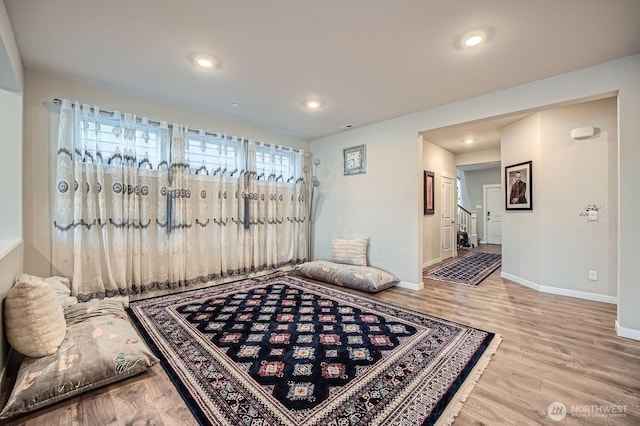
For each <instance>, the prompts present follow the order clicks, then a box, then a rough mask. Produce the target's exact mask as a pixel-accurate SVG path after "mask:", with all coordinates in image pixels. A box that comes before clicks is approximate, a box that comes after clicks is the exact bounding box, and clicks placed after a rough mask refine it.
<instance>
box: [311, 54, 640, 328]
mask: <svg viewBox="0 0 640 426" xmlns="http://www.w3.org/2000/svg"><path fill="white" fill-rule="evenodd" d="M638 75H640V55H633V56H629V57H626V58H622V59H617V60H614V61H609V62H605V63H603V64H599V65H595V66H591V67H587V68H584V69H581V70H577V71H573V72H570V73H565V74H561V75H558V76H554V77H550V78H546V79H543V80H539V81H534V82H531V83H527V84H524V85H520V86H516V87H512V88H509V89H505V90H500V91H497V92H492V93H489V94H486V95H482V96H478V97H475V98H470V99H466V100H463V101H459V102H454V103H451V104H447V105H443V106H440V107H436V108H432V109H429V110H426V111H421V112H417V113H414V114H410V115H406V116H403V117H398V118H395V119H392V120H387V121H383V122H379V123H376V124H372V125H370V126H366V127H362V128H359V129H354V130H352V131H348V132H345V133H340V134H338V135H333V136H328V137H325V138H321V139H317V140H314V141H312V142H311V150H312V151H313V152H314V153H317V154H318V156H319V158H320V159H321V160H323V161H325V160H326V161H327V162H330V163H331V162H334V163H335V162H340V161H341V159H340V156H341V150H342V148H343V147H346V146H353V145H357V144H360V143H367V144H368V145H372V146H376V147H380V152H389V151H392V152H393V155H392V156H390V158H389V159H388V161H383V163H384V165H386V168H384V170H385V172H382V171H377V172H375V174H372V175H369V174H367V175H363V177H361V179H362V181H361V182H359V183H358V185H357V187H358V188H364V187H366V186H372V187H373V188H374V190H365V191H366V193H367V194H368V197H359V201H360V203H359V205H358V206H357V208H356V209H354V210H351V208H352V207H355V206H353V202H352V201H351V200H350V198H351V197H352V196H353V195H354V194H353V190H352V189H349V187H348V186H346V185H345V181H344V180H342V179H339V177H338V176H334V177H332V178H331V179H330V180H327V181H326V182H325V183H326V185H324V187H323V188H322V191H323V194H324V197H325V200H324V203H325V205H326V206H327V208H326V210H324V212H321V213H320V217H319V218H318V222H317V223H316V235H322V234H326V235H332V234H339V233H343V232H349V231H350V229H349V228H348V227H347V226H345V225H343V224H342V223H341V222H340V221H339V220H337V219H338V218H340V217H342V216H346V218H345V222H351V221H353V220H354V219H353V216H357V215H358V214H361V212H363V211H366V212H374V213H372V215H373V219H372V220H368V219H362V220H361V221H360V222H359V224H358V233H361V234H364V235H372V234H375V235H376V237H378V238H379V240H378V241H376V242H375V244H376V246H377V247H379V248H377V249H376V253H375V256H376V258H381V259H384V264H385V266H386V268H387V269H389V270H391V271H394V272H397V273H399V274H402V277H403V279H408V280H411V281H412V282H418V280H420V279H421V278H420V271H421V264H422V253H421V252H422V247H421V244H418V242H419V241H422V240H423V239H422V228H423V226H422V210H421V209H422V205H421V201H422V198H421V194H420V187H421V180H420V178H419V175H420V173H421V172H422V164H421V162H422V161H421V159H422V152H421V151H422V146H421V144H419V146H418V147H416V140H417V138H416V134H417V133H418V132H421V131H427V130H432V129H437V128H440V127H445V126H451V125H455V124H459V123H464V122H468V121H473V120H481V119H485V118H491V117H496V116H500V115H505V114H510V113H514V112H529V111H532V110H534V109H537V108H542V107H548V106H551V105H559V104H562V103H565V102H571V101H574V100H587V99H589V98H596V97H602V95H603V94H614V93H618V114H619V151H618V156H619V176H618V177H619V197H618V200H619V222H618V227H619V231H618V235H619V239H618V265H619V266H618V297H619V304H618V325H619V330H618V331H619V333H622V334H625V335H634V336H636V335H635V334H633V333H637V336H636V338H639V339H640V310H638V309H637V300H640V285H637V268H636V267H635V263H636V262H637V260H636V257H637V254H636V253H637V250H636V248H637V242H638V241H640V228H638V227H637V226H636V216H637V212H638V211H639V210H640V191H638V190H637V183H638V182H640V144H639V143H637V139H638V137H637V135H638V134H640V120H638V117H640V79H638ZM384 144H387V145H389V146H391V148H386V149H385V148H382V145H384ZM385 160H386V159H385ZM335 168H336V166H333V169H334V172H336V170H335ZM323 173H325V172H323ZM340 173H341V171H340ZM534 173H536V171H535V168H534ZM327 177H328V176H327ZM352 182H353V181H352ZM377 185H381V186H377ZM376 189H378V191H376V193H375V194H373V193H372V191H375V190H376ZM389 191H393V192H394V194H391V195H388V194H387V192H389ZM534 192H535V188H534ZM383 196H384V198H383ZM381 199H384V200H386V199H388V200H389V202H381ZM535 203H536V201H534V207H535V205H536V204H535ZM534 212H535V210H534ZM323 215H324V216H326V219H323V218H322V216H323ZM391 219H393V220H391ZM382 229H384V230H385V231H384V232H383V231H382ZM620 230H624V232H622V231H620ZM329 243H330V238H322V239H319V238H316V243H315V247H316V253H320V252H322V253H325V254H326V253H328V252H330V247H329V246H330V244H329ZM530 244H535V245H536V246H538V245H539V241H535V242H530ZM533 251H536V252H537V249H535V250H533ZM412 253H413V254H412ZM416 253H418V255H417V256H416ZM536 279H537V274H536Z"/></svg>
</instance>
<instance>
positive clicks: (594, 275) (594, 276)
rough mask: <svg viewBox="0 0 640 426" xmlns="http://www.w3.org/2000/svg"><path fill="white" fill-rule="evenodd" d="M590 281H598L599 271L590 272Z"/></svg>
mask: <svg viewBox="0 0 640 426" xmlns="http://www.w3.org/2000/svg"><path fill="white" fill-rule="evenodd" d="M589 279H590V280H591V281H598V271H589Z"/></svg>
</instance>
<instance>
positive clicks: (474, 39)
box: [462, 31, 487, 47]
mask: <svg viewBox="0 0 640 426" xmlns="http://www.w3.org/2000/svg"><path fill="white" fill-rule="evenodd" d="M486 39H487V34H486V33H485V32H484V31H472V32H470V33H467V34H465V35H464V36H463V37H462V46H463V47H476V46H480V45H481V44H483V43H484V42H485V41H486Z"/></svg>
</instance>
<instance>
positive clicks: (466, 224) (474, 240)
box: [458, 204, 478, 247]
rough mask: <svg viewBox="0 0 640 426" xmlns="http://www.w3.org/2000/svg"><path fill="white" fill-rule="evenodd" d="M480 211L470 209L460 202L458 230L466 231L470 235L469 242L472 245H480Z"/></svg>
mask: <svg viewBox="0 0 640 426" xmlns="http://www.w3.org/2000/svg"><path fill="white" fill-rule="evenodd" d="M477 221H478V212H476V211H469V210H467V209H465V208H464V207H462V206H461V205H460V204H458V230H460V231H464V232H466V233H467V235H468V236H469V244H471V246H472V247H475V246H477V245H478V224H477Z"/></svg>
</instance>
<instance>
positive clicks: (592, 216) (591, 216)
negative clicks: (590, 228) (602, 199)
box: [589, 210, 598, 222]
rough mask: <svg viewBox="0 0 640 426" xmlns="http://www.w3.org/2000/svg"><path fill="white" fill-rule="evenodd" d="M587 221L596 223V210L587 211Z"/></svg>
mask: <svg viewBox="0 0 640 426" xmlns="http://www.w3.org/2000/svg"><path fill="white" fill-rule="evenodd" d="M589 221H590V222H597V221H598V212H597V210H590V211H589Z"/></svg>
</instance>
